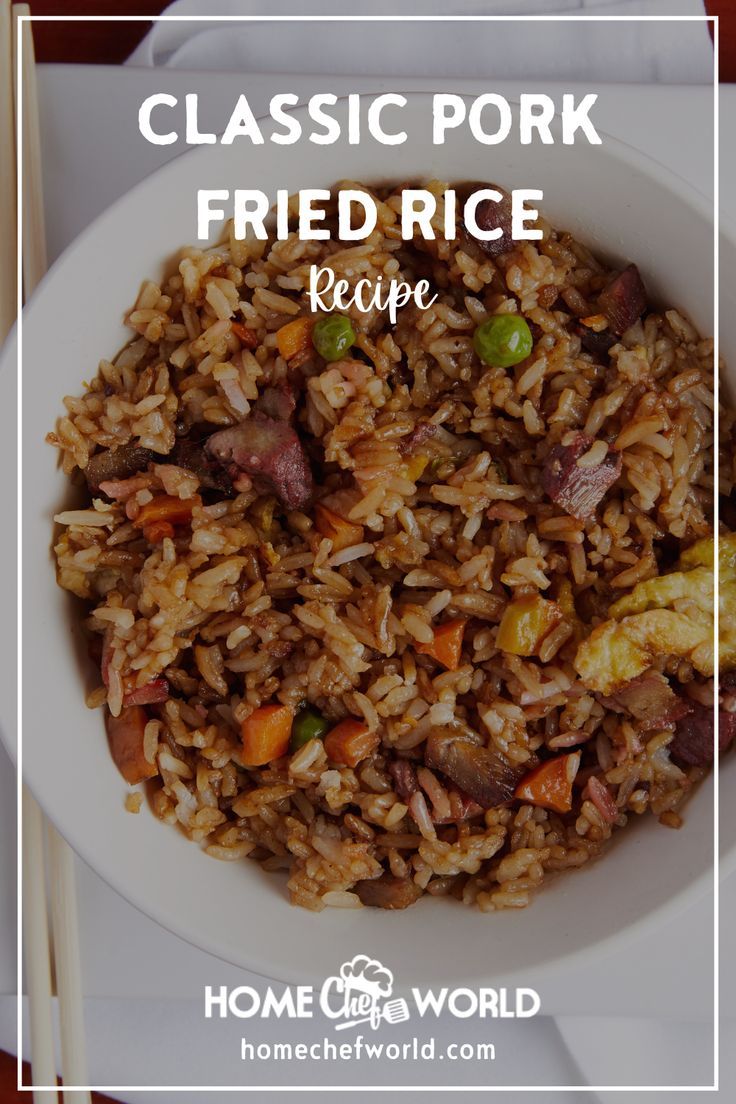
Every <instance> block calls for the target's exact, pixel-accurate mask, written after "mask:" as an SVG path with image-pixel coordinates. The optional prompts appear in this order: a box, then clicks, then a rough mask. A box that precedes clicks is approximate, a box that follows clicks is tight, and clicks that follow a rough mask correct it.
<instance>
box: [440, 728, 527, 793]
mask: <svg viewBox="0 0 736 1104" xmlns="http://www.w3.org/2000/svg"><path fill="white" fill-rule="evenodd" d="M424 762H425V763H426V764H427V766H428V767H433V768H434V769H435V770H438V771H441V772H442V774H444V775H445V776H446V777H447V778H449V779H450V781H451V782H454V783H455V785H456V786H458V787H459V789H461V790H462V791H463V793H465V794H467V796H468V797H470V798H472V799H473V800H474V801H477V802H478V804H479V805H480V806H481V807H482V808H483V809H491V808H493V806H494V805H503V803H504V802H506V801H509V800H510V799H511V798H512V797H513V795H514V789H515V788H516V783H517V782H518V779H519V774H518V771H516V770H514V768H513V767H511V766H510V765H509V764H508V763H507V762H506V761H505V760H504V759H503V758H502V756H501V755H500V753H499V752H497V751H492V750H491V749H490V748H487V747H483V745H482V744H476V743H474V742H473V741H472V740H470V739H468V737H466V736H459V735H458V736H454V735H450V734H449V733H447V732H446V731H444V730H442V729H435V730H434V731H433V732H432V734H431V736H430V737H429V739H428V740H427V745H426V747H425V750H424Z"/></svg>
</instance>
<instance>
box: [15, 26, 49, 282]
mask: <svg viewBox="0 0 736 1104" xmlns="http://www.w3.org/2000/svg"><path fill="white" fill-rule="evenodd" d="M30 13H31V9H30V8H29V6H28V4H13V14H14V15H15V16H20V15H30ZM16 28H17V33H19V34H20V36H21V53H22V81H21V90H22V93H23V118H22V119H21V123H20V125H21V127H22V130H23V134H22V149H23V165H22V170H23V195H22V197H21V198H22V201H23V291H24V293H25V297H26V299H28V298H29V297H30V296H31V295H32V294H33V292H34V291H35V289H36V285H37V284H38V283H39V282H40V281H41V279H42V277H43V276H44V275H45V273H46V269H47V268H48V260H47V254H46V218H45V215H44V207H43V177H42V175H41V133H40V130H39V126H38V87H37V84H36V57H35V54H34V52H33V31H32V30H31V24H30V23H21V22H20V21H19V20H17V21H16Z"/></svg>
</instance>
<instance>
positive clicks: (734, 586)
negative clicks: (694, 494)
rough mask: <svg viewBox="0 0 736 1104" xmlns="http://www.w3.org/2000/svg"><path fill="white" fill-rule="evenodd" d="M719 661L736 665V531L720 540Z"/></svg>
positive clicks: (728, 666) (723, 667)
mask: <svg viewBox="0 0 736 1104" xmlns="http://www.w3.org/2000/svg"><path fill="white" fill-rule="evenodd" d="M718 661H719V664H720V667H721V670H722V671H730V670H732V669H733V668H734V667H736V533H729V534H728V536H726V537H721V539H720V540H719V541H718Z"/></svg>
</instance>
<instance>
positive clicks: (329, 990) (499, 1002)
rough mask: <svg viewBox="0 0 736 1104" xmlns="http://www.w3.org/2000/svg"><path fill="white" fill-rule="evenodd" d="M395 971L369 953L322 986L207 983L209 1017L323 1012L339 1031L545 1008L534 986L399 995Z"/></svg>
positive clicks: (517, 1015)
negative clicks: (277, 989)
mask: <svg viewBox="0 0 736 1104" xmlns="http://www.w3.org/2000/svg"><path fill="white" fill-rule="evenodd" d="M393 991H394V977H393V974H392V972H391V970H389V969H388V968H387V967H386V966H384V965H383V964H382V963H380V962H378V961H377V960H376V959H374V958H369V957H368V956H367V955H362V954H358V955H355V957H354V958H353V959H351V960H350V962H344V963H343V964H342V966H341V967H340V969H339V971H338V972H337V974H334V975H333V976H331V977H328V978H326V979H325V981H324V982H323V983H322V986H321V987H320V988H318V989H315V987H314V986H312V985H297V986H287V987H286V988H285V989H284V991H283V993H280V994H278V993H275V992H274V990H273V989H272V988H271V986H267V987H266V988H265V990H264V991H263V992H262V993H261V992H259V991H258V990H257V989H255V988H254V987H253V986H250V985H240V986H237V987H235V988H232V989H230V988H228V987H227V986H226V985H220V986H212V985H207V986H205V992H204V1014H205V1018H206V1019H213V1018H220V1019H225V1018H227V1017H229V1016H234V1017H237V1018H239V1019H253V1018H260V1019H289V1020H291V1019H296V1020H298V1019H311V1018H312V1017H313V1016H314V1015H315V1014H316V1013H317V1012H321V1013H322V1015H324V1016H326V1017H327V1019H329V1020H332V1021H333V1022H334V1026H335V1029H336V1030H337V1031H343V1030H345V1029H347V1028H352V1027H358V1026H363V1025H365V1026H368V1027H371V1028H373V1029H374V1030H375V1029H376V1028H378V1027H380V1025H381V1024H384V1023H386V1024H397V1023H403V1022H405V1021H406V1020H409V1019H411V1018H413V1017H414V1016H418V1017H419V1018H420V1019H423V1018H425V1017H430V1016H435V1017H438V1016H440V1015H442V1014H443V1013H449V1014H450V1015H451V1016H455V1017H457V1018H458V1019H469V1018H471V1017H475V1016H478V1017H480V1018H490V1019H528V1018H529V1017H531V1016H536V1014H537V1013H538V1012H539V1009H540V999H539V995H538V994H537V992H536V991H535V990H534V989H526V988H516V989H504V988H501V989H491V988H481V989H470V988H466V987H459V988H455V989H449V988H447V987H443V988H439V989H420V988H413V989H412V990H411V991H410V994H409V999H407V998H405V997H394V996H393Z"/></svg>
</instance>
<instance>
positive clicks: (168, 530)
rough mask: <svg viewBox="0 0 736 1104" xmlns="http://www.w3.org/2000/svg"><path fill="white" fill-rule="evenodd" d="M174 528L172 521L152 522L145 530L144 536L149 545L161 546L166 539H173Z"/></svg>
mask: <svg viewBox="0 0 736 1104" xmlns="http://www.w3.org/2000/svg"><path fill="white" fill-rule="evenodd" d="M173 535H174V526H173V525H172V524H171V522H170V521H152V522H151V524H150V525H146V527H145V529H144V530H143V536H144V537H145V538H146V540H147V541H148V543H149V544H159V543H160V542H161V541H162V540H163V539H164V537H173Z"/></svg>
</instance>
